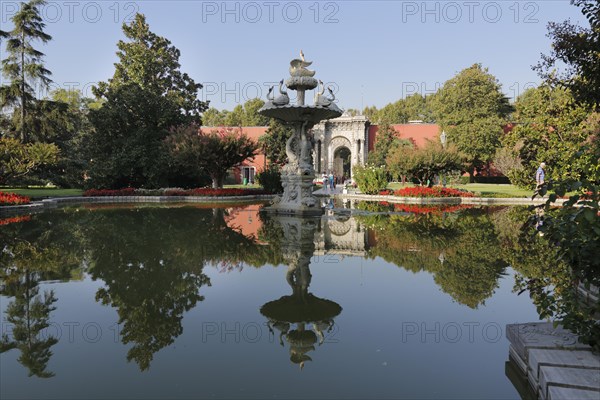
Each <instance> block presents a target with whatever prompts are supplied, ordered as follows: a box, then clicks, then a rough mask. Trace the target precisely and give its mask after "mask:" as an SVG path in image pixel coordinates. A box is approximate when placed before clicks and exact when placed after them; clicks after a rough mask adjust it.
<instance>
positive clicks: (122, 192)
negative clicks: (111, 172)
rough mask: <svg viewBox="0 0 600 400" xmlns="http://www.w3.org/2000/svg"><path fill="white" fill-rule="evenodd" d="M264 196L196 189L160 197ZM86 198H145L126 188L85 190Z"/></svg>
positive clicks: (257, 191) (243, 191) (259, 191)
mask: <svg viewBox="0 0 600 400" xmlns="http://www.w3.org/2000/svg"><path fill="white" fill-rule="evenodd" d="M259 194H265V191H264V190H262V189H234V188H228V189H212V188H198V189H189V190H183V189H171V190H166V191H165V192H164V193H163V194H162V196H209V197H215V196H249V195H259ZM83 195H84V196H88V197H96V196H138V195H139V196H147V195H146V194H144V193H138V191H137V190H136V189H133V188H126V189H116V190H112V189H90V190H86V191H85V193H84V194H83Z"/></svg>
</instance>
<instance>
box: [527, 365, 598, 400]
mask: <svg viewBox="0 0 600 400" xmlns="http://www.w3.org/2000/svg"><path fill="white" fill-rule="evenodd" d="M539 378H540V382H539V383H540V388H542V390H540V398H544V399H549V395H550V388H551V387H555V386H557V387H561V388H567V389H579V390H580V391H588V392H591V393H590V394H593V393H595V394H596V399H600V371H598V370H595V369H581V368H565V367H549V366H543V367H541V368H540V374H539ZM586 395H587V394H586ZM554 396H555V398H554V400H556V399H559V398H560V397H558V396H559V394H557V393H555V394H554ZM568 399H569V400H572V399H571V398H568Z"/></svg>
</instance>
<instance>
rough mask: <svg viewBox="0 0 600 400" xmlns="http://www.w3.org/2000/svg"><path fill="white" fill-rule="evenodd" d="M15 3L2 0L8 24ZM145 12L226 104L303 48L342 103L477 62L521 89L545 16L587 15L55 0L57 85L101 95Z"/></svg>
mask: <svg viewBox="0 0 600 400" xmlns="http://www.w3.org/2000/svg"><path fill="white" fill-rule="evenodd" d="M16 6H18V2H14V1H10V0H8V1H6V0H2V1H1V2H0V12H1V15H0V25H2V27H3V29H10V27H11V23H10V17H11V15H12V13H13V10H14V8H15V7H16ZM135 11H139V12H142V13H144V14H145V15H146V18H147V21H148V23H149V24H150V27H151V30H152V31H153V32H155V33H157V34H159V35H161V36H165V37H167V38H168V39H169V40H171V42H172V43H173V44H174V45H175V46H176V47H177V48H179V50H181V64H182V70H183V71H184V72H187V73H188V74H189V75H190V76H192V78H194V79H195V80H196V81H197V82H201V83H203V84H205V89H204V90H203V91H202V92H201V93H200V97H202V98H204V99H208V100H210V101H211V106H214V107H216V108H218V109H224V108H226V109H232V108H233V107H234V106H235V105H236V104H237V103H243V102H244V101H246V100H248V99H249V98H253V97H256V96H257V95H259V96H260V97H264V95H265V94H266V88H267V87H268V86H269V83H271V82H276V81H279V80H280V79H281V78H284V77H286V76H288V74H289V73H288V67H289V61H290V60H291V59H292V58H297V57H298V52H299V50H300V49H303V50H304V53H305V55H306V58H307V59H308V60H311V61H313V62H314V64H313V66H312V67H311V68H314V69H315V70H316V71H317V75H316V77H317V78H319V79H322V80H323V81H325V82H330V83H331V84H333V85H335V86H336V87H337V97H338V99H339V104H340V106H341V107H343V108H360V107H361V106H367V105H376V106H377V107H382V106H384V105H385V104H387V103H389V102H392V101H395V100H397V99H399V98H401V97H405V96H406V95H409V94H411V93H414V92H415V91H419V92H420V93H422V94H426V93H431V92H433V91H435V89H436V88H437V87H438V86H439V85H441V84H443V82H444V81H446V80H447V79H449V78H451V77H452V76H453V75H455V74H456V73H457V72H459V71H460V70H461V69H463V68H465V67H468V66H470V65H472V64H473V63H477V62H478V63H482V64H483V65H484V66H485V67H488V68H489V70H490V72H491V73H492V74H494V75H495V76H496V77H497V78H498V79H499V81H500V82H501V84H502V85H503V90H504V92H505V93H506V95H508V96H509V97H511V98H512V97H514V96H515V95H518V94H519V93H521V92H522V91H523V89H524V88H525V87H527V86H528V85H535V84H537V83H538V82H539V79H538V77H537V75H536V73H535V72H534V71H532V70H531V66H532V65H533V64H535V63H537V62H538V60H539V59H540V53H542V52H545V53H547V52H548V51H549V48H550V41H549V39H548V38H547V37H546V32H547V29H546V25H547V23H548V22H549V21H563V20H565V19H571V21H574V22H580V23H582V24H585V20H584V19H583V16H582V15H581V13H580V12H579V9H578V8H576V7H574V6H572V5H570V3H569V1H568V0H560V1H552V0H550V1H548V0H544V1H514V0H513V1H456V2H453V1H428V2H423V1H320V2H317V1H296V2H288V1H256V2H234V1H231V2H222V1H195V0H192V1H138V2H133V1H121V2H117V1H114V0H109V1H68V0H67V1H51V2H49V4H48V6H47V7H46V8H45V9H44V11H43V15H44V19H45V21H46V23H47V32H48V33H49V34H51V35H52V36H53V40H52V41H51V42H50V43H49V44H48V45H46V46H42V47H41V49H42V50H43V51H44V52H45V53H46V54H47V56H46V59H45V60H46V64H47V67H48V68H49V69H50V70H51V71H52V72H53V79H54V81H55V84H56V85H57V86H62V87H68V86H74V87H79V88H80V89H83V90H84V92H87V93H88V94H89V95H90V96H91V91H90V90H89V87H90V85H91V84H93V83H95V82H98V81H101V80H106V79H107V78H109V77H111V76H112V74H113V72H114V66H113V63H114V62H115V61H116V60H117V58H116V55H115V52H116V43H117V41H118V40H119V39H122V38H123V37H124V36H123V33H122V31H121V24H122V22H123V20H127V18H131V15H132V13H133V12H135ZM2 51H4V49H2Z"/></svg>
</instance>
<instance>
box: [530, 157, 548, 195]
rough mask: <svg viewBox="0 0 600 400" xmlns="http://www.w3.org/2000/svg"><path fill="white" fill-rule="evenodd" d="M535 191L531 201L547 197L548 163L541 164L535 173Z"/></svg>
mask: <svg viewBox="0 0 600 400" xmlns="http://www.w3.org/2000/svg"><path fill="white" fill-rule="evenodd" d="M535 185H536V186H535V191H534V192H533V196H531V200H533V199H534V198H535V196H537V195H540V196H542V198H543V197H544V196H545V195H546V192H547V188H546V163H544V162H543V163H540V166H539V167H538V169H537V171H535Z"/></svg>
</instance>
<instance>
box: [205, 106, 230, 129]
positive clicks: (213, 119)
mask: <svg viewBox="0 0 600 400" xmlns="http://www.w3.org/2000/svg"><path fill="white" fill-rule="evenodd" d="M202 124H203V125H204V126H212V127H217V126H225V116H224V115H223V113H222V112H221V111H219V110H217V109H216V108H214V107H210V108H209V109H208V110H206V111H205V112H204V114H202Z"/></svg>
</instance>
